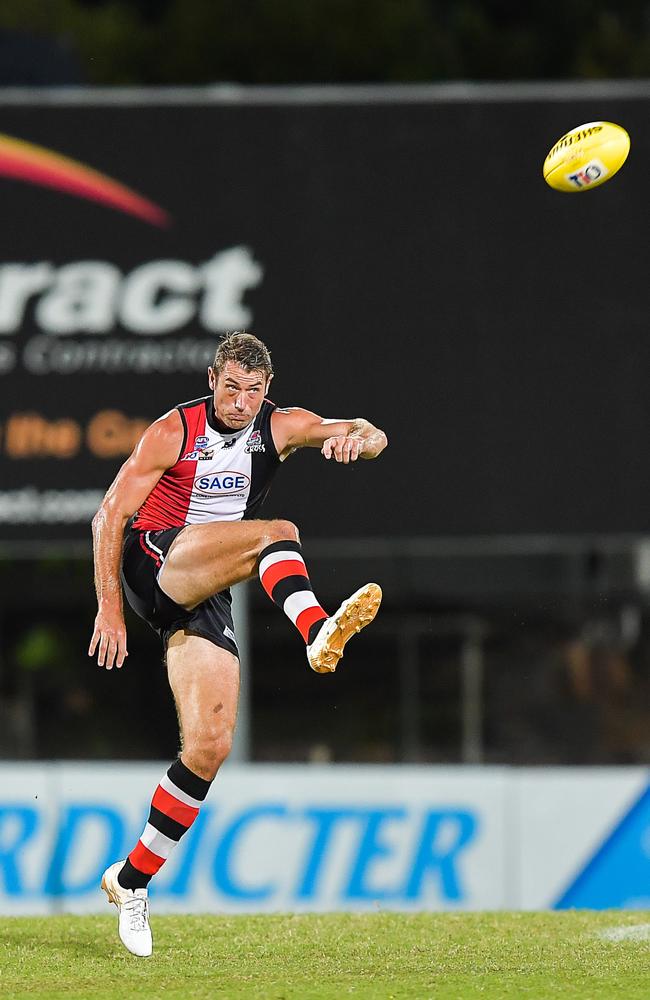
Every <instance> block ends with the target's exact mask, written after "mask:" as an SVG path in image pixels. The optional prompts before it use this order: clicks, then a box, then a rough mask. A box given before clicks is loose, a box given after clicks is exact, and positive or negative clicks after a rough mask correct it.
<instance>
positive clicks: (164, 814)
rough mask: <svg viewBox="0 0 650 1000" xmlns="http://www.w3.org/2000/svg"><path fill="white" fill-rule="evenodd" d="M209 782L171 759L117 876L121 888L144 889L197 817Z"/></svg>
mask: <svg viewBox="0 0 650 1000" xmlns="http://www.w3.org/2000/svg"><path fill="white" fill-rule="evenodd" d="M211 784H212V782H210V781H206V780H205V778H199V776H198V774H194V772H193V771H190V769H189V767H186V766H185V764H184V763H183V761H182V760H180V759H179V760H175V761H174V763H173V764H172V765H171V767H170V768H169V770H168V771H167V774H166V775H165V777H164V778H163V779H162V781H161V782H160V784H159V785H158V787H157V789H156V792H155V795H154V797H153V799H152V800H151V810H150V812H149V819H148V821H147V825H146V826H145V828H144V830H143V832H142V834H141V836H140V839H139V841H138V842H137V844H136V845H135V847H134V848H133V850H132V851H131V853H130V854H129V856H128V858H127V859H126V861H125V862H124V867H123V868H122V869H121V871H120V873H119V874H118V876H117V881H118V882H119V883H120V885H121V886H122V887H123V888H124V889H144V888H146V886H147V885H148V884H149V882H150V880H151V878H152V876H154V875H155V874H156V872H157V871H158V870H159V869H160V868H161V867H162V866H163V865H164V863H165V861H166V860H167V858H168V857H169V855H170V854H171V852H172V850H173V849H174V848H175V847H176V844H177V843H178V841H179V840H180V839H181V837H182V836H183V834H184V833H185V831H186V830H189V828H190V827H191V825H192V823H193V822H194V820H195V819H196V817H197V816H198V814H199V809H200V808H201V803H202V802H203V800H204V798H205V797H206V795H207V794H208V790H209V788H210V785H211Z"/></svg>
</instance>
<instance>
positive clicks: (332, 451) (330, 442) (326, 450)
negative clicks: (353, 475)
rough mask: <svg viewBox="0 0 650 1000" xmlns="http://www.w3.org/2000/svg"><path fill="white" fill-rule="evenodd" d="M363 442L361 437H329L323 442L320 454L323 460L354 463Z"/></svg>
mask: <svg viewBox="0 0 650 1000" xmlns="http://www.w3.org/2000/svg"><path fill="white" fill-rule="evenodd" d="M363 445H364V440H363V438H361V437H354V436H352V435H349V436H344V435H341V436H340V437H330V438H327V440H326V441H324V442H323V447H322V448H321V454H322V455H323V457H324V458H334V459H336V461H337V462H343V464H344V465H347V464H348V462H356V460H357V459H358V457H359V455H360V454H361V451H362V449H363Z"/></svg>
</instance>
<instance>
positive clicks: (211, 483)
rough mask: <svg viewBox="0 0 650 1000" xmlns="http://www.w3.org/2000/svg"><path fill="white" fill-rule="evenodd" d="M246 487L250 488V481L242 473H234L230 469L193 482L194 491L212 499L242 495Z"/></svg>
mask: <svg viewBox="0 0 650 1000" xmlns="http://www.w3.org/2000/svg"><path fill="white" fill-rule="evenodd" d="M248 486H250V479H249V477H248V476H247V475H246V474H245V473H244V472H235V471H232V470H230V469H228V470H227V471H226V472H218V473H215V474H214V475H210V476H200V477H199V478H198V479H195V480H194V489H195V490H197V491H198V492H199V493H202V494H204V495H205V494H207V495H208V496H214V497H216V496H219V497H224V496H232V495H233V494H234V493H242V492H243V491H244V490H245V489H246V488H247V487H248Z"/></svg>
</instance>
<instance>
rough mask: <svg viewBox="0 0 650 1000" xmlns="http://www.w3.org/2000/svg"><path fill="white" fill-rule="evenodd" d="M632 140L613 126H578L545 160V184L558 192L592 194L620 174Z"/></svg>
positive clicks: (616, 126) (601, 124) (597, 124)
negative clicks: (618, 171)
mask: <svg viewBox="0 0 650 1000" xmlns="http://www.w3.org/2000/svg"><path fill="white" fill-rule="evenodd" d="M629 152H630V137H629V135H628V134H627V132H626V131H625V129H624V128H621V126H620V125H614V123H613V122H588V123H587V124H586V125H578V127H577V128H572V129H571V131H570V132H567V133H566V135H563V136H562V138H561V139H558V141H557V142H556V143H555V145H554V146H553V148H552V149H551V151H550V153H549V154H548V156H547V157H546V159H545V160H544V180H545V181H546V183H547V184H550V185H551V187H552V188H555V190H556V191H589V190H590V189H591V188H595V187H598V186H599V184H604V183H605V181H608V180H609V179H610V177H613V176H614V174H615V173H616V172H617V170H620V169H621V167H622V166H623V164H624V163H625V161H626V159H627V154H628V153H629Z"/></svg>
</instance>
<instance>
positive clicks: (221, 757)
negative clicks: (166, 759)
mask: <svg viewBox="0 0 650 1000" xmlns="http://www.w3.org/2000/svg"><path fill="white" fill-rule="evenodd" d="M232 740H233V733H232V730H230V729H226V730H222V731H220V732H219V733H217V734H212V735H210V736H205V737H203V738H201V739H199V740H196V741H195V742H194V743H193V744H192V745H191V746H187V745H186V746H185V749H184V751H183V758H184V760H185V763H186V764H187V766H188V767H189V768H190V770H192V771H194V773H195V774H198V775H199V777H201V778H205V780H206V781H212V780H213V779H214V778H215V777H216V775H217V771H218V770H219V768H220V767H221V765H222V764H223V762H224V761H225V760H226V758H227V757H228V754H229V753H230V751H231V749H232Z"/></svg>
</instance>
